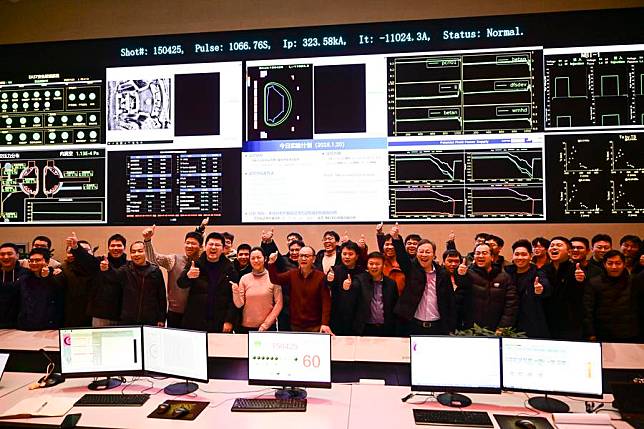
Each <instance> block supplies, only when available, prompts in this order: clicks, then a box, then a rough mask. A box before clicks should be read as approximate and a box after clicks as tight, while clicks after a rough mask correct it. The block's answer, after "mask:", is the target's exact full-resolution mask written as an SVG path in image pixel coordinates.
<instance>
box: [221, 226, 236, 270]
mask: <svg viewBox="0 0 644 429" xmlns="http://www.w3.org/2000/svg"><path fill="white" fill-rule="evenodd" d="M221 235H223V236H224V240H225V241H224V256H226V257H227V258H228V259H230V262H233V261H234V260H235V258H236V257H237V252H236V251H235V248H234V247H233V243H234V242H235V236H234V235H233V233H231V232H227V231H225V232H222V233H221Z"/></svg>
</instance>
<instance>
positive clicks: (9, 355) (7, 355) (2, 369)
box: [0, 353, 11, 381]
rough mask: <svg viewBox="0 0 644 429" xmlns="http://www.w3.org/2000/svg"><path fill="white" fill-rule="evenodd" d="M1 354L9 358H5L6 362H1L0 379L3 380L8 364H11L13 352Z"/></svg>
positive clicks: (0, 354)
mask: <svg viewBox="0 0 644 429" xmlns="http://www.w3.org/2000/svg"><path fill="white" fill-rule="evenodd" d="M0 356H6V357H7V359H6V360H5V362H4V364H0V381H1V380H2V376H3V375H4V373H5V370H6V369H7V365H8V364H9V359H10V358H11V353H0Z"/></svg>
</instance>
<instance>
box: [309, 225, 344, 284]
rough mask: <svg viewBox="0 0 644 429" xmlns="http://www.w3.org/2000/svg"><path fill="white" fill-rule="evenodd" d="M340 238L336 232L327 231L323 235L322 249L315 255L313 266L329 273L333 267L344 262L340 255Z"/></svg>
mask: <svg viewBox="0 0 644 429" xmlns="http://www.w3.org/2000/svg"><path fill="white" fill-rule="evenodd" d="M339 243H340V236H339V235H338V233H337V232H335V231H325V232H324V234H323V235H322V249H321V250H320V251H318V253H317V254H316V255H315V262H314V263H313V266H314V267H315V268H316V269H318V270H321V271H322V272H323V273H325V274H326V273H328V272H329V270H330V269H331V267H334V266H336V265H338V264H340V263H341V262H342V256H341V255H340V245H339Z"/></svg>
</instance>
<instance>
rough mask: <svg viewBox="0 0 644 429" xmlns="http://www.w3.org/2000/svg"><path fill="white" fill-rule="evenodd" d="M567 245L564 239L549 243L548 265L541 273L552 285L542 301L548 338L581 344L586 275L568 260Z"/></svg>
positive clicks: (556, 238) (579, 266)
mask: <svg viewBox="0 0 644 429" xmlns="http://www.w3.org/2000/svg"><path fill="white" fill-rule="evenodd" d="M569 252H570V241H569V240H568V239H567V238H565V237H560V236H559V237H554V238H553V239H552V240H550V247H549V248H548V255H549V256H550V263H548V264H546V265H544V267H543V271H544V273H545V274H546V276H547V277H548V281H549V282H550V284H551V285H552V294H551V295H550V297H548V298H547V299H545V300H544V306H545V310H546V319H547V321H548V329H549V331H550V335H551V336H552V338H554V339H558V340H582V339H583V338H584V335H583V322H584V305H583V297H584V287H585V284H586V283H585V282H586V274H585V273H584V271H583V270H582V269H581V265H580V264H579V263H577V264H574V263H573V262H572V261H570V259H569Z"/></svg>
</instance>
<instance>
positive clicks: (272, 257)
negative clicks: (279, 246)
mask: <svg viewBox="0 0 644 429" xmlns="http://www.w3.org/2000/svg"><path fill="white" fill-rule="evenodd" d="M275 261H277V252H273V253H271V254H270V255H268V265H273V264H274V263H275Z"/></svg>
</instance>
